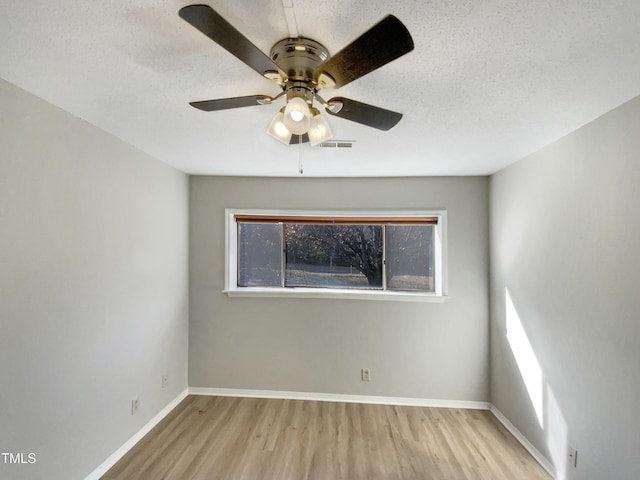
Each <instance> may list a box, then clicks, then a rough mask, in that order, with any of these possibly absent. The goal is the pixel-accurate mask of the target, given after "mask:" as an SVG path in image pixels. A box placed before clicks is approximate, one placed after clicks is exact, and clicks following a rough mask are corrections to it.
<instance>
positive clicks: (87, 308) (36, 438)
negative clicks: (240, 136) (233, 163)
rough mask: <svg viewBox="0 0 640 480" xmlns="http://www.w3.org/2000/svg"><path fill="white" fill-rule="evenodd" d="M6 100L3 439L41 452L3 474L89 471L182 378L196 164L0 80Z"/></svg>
mask: <svg viewBox="0 0 640 480" xmlns="http://www.w3.org/2000/svg"><path fill="white" fill-rule="evenodd" d="M0 105H2V114H1V115H0V225H1V228H0V266H1V267H0V452H12V453H25V454H26V453H35V454H36V463H35V464H31V465H29V464H27V465H5V464H4V462H3V461H2V458H0V478H7V479H9V478H10V479H12V480H17V479H29V480H33V479H45V478H46V479H60V480H68V479H77V478H83V477H84V476H86V475H87V474H89V473H90V472H91V471H93V470H94V469H95V468H96V467H97V466H98V465H100V464H101V463H102V462H103V461H104V460H106V458H107V457H108V456H109V455H111V454H112V453H113V452H114V451H115V450H116V449H118V448H119V447H120V446H121V445H122V444H123V443H124V442H125V441H126V440H128V439H129V438H130V437H131V436H132V435H133V434H134V433H135V432H137V431H138V430H139V429H140V428H141V427H142V426H143V425H144V424H145V423H147V422H148V421H149V420H150V419H151V418H152V417H153V416H154V415H155V414H157V413H158V412H159V411H160V410H161V409H162V408H163V407H164V406H166V405H167V404H168V403H169V402H170V401H171V400H173V399H174V398H175V397H176V396H177V395H178V394H179V393H180V392H182V391H183V390H184V389H185V388H186V387H187V346H188V343H187V335H188V334H187V330H188V318H187V315H188V304H187V300H188V294H187V288H188V279H187V275H188V273H187V269H188V252H187V248H188V241H187V238H188V237H187V235H188V228H187V222H188V178H187V176H186V175H184V174H182V173H180V172H178V171H176V170H175V169H173V168H170V167H168V166H166V165H164V164H162V163H160V162H158V161H157V160H154V159H152V158H151V157H149V156H147V155H145V154H143V153H141V152H140V151H138V150H136V149H134V148H132V147H131V146H128V145H126V144H124V143H123V142H121V141H119V140H117V139H115V138H113V137H111V136H109V135H108V134H106V133H104V132H102V131H101V130H98V129H97V128H95V127H93V126H91V125H89V124H87V123H85V122H83V121H81V120H79V119H77V118H75V117H73V116H71V115H69V114H67V113H66V112H64V111H62V110H60V109H58V108H56V107H53V106H52V105H50V104H47V103H45V102H44V101H42V100H40V99H38V98H36V97H34V96H32V95H30V94H28V93H26V92H24V91H22V90H19V89H18V88H16V87H14V86H12V85H10V84H8V83H6V82H4V81H0ZM163 373H168V374H169V376H170V385H169V387H168V388H166V389H162V388H161V376H162V374H163ZM134 397H139V398H140V401H141V405H140V411H139V413H138V414H137V415H135V416H131V413H130V409H131V406H130V402H131V399H133V398H134Z"/></svg>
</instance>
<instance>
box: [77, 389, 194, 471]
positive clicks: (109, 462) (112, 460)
mask: <svg viewBox="0 0 640 480" xmlns="http://www.w3.org/2000/svg"><path fill="white" fill-rule="evenodd" d="M187 395H189V389H186V390H184V391H183V392H182V393H181V394H180V395H178V396H177V397H176V398H174V399H173V400H171V402H169V404H167V406H166V407H164V408H163V409H162V410H160V412H158V414H157V415H156V416H155V417H153V418H152V419H151V420H149V421H148V422H147V424H146V425H145V426H144V427H142V428H141V429H140V430H138V432H136V434H135V435H134V436H133V437H131V438H130V439H129V440H127V441H126V442H125V443H124V445H122V446H121V447H120V448H119V449H118V450H116V451H115V452H114V453H113V454H112V455H111V456H110V457H109V458H107V459H106V460H105V461H104V462H102V464H101V465H100V466H99V467H98V468H96V469H95V470H94V471H93V472H91V473H90V474H89V475H87V476H86V477H85V479H84V480H99V478H100V477H102V476H103V475H104V474H105V473H107V471H108V470H109V469H110V468H111V467H113V466H114V465H115V464H116V463H117V462H118V460H120V459H121V458H122V457H124V456H125V454H126V453H127V452H128V451H129V450H131V449H132V448H133V447H134V445H135V444H136V443H138V442H139V441H140V440H142V437H144V436H145V435H146V434H147V433H149V432H150V431H151V429H152V428H153V427H155V426H156V425H157V424H158V423H160V421H161V420H162V419H163V418H164V417H166V416H167V415H168V414H169V412H171V411H172V410H173V409H174V408H176V407H177V406H178V404H179V403H180V402H181V401H182V400H184V399H185V398H186V397H187Z"/></svg>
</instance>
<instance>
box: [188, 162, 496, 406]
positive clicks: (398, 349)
mask: <svg viewBox="0 0 640 480" xmlns="http://www.w3.org/2000/svg"><path fill="white" fill-rule="evenodd" d="M363 162H366V159H363ZM190 182H191V186H190V217H191V219H190V247H189V251H190V284H189V292H190V331H189V385H190V386H191V387H220V388H246V389H265V390H285V391H297V392H316V393H339V394H358V395H381V396H397V397H416V398H431V399H448V400H468V401H488V400H489V393H488V388H489V377H488V370H489V365H488V364H489V356H488V348H489V339H488V333H489V325H488V316H489V311H488V309H489V307H488V297H489V293H488V250H489V246H488V186H489V185H488V178H486V177H473V178H398V179H312V178H287V179H280V178H268V179H267V178H261V179H258V178H229V177H225V178H220V177H191V180H190ZM225 207H229V208H269V209H271V208H273V209H278V208H280V209H289V210H291V209H323V208H325V209H338V210H339V209H345V208H353V209H363V210H366V209H373V210H375V209H385V208H387V209H404V208H406V209H430V208H446V209H447V211H448V222H449V223H448V225H449V228H448V235H449V237H448V238H449V242H448V247H449V295H450V298H449V300H447V301H446V302H444V303H440V304H438V303H409V302H395V301H371V300H342V299H339V300H331V299H291V298H266V299H265V298H237V297H236V298H230V297H228V296H227V295H225V294H223V293H221V290H222V289H223V288H224V256H225V251H224V225H225V218H224V209H225ZM362 367H368V368H370V369H371V378H372V381H371V382H370V383H364V382H361V381H360V369H361V368H362Z"/></svg>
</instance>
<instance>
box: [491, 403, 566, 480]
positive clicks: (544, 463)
mask: <svg viewBox="0 0 640 480" xmlns="http://www.w3.org/2000/svg"><path fill="white" fill-rule="evenodd" d="M490 410H491V413H493V415H494V416H495V417H496V418H497V419H498V420H499V421H500V423H502V425H504V427H505V428H506V429H507V430H509V432H510V433H511V435H513V436H514V437H515V438H516V440H518V441H519V442H520V443H521V444H522V446H523V447H524V448H526V449H527V451H528V452H529V453H530V454H531V456H532V457H533V458H535V459H536V461H537V462H538V463H539V464H540V466H541V467H542V468H544V469H545V470H546V471H547V473H548V474H549V475H551V477H552V478H554V479H556V480H559V479H558V475H557V473H556V468H555V467H554V466H553V464H552V463H551V462H550V461H549V460H547V459H546V457H545V456H544V455H542V453H540V450H538V449H537V448H536V447H534V446H533V444H532V443H531V442H530V441H529V440H527V438H526V437H525V436H524V435H523V434H522V433H520V430H518V429H517V428H516V427H515V426H514V425H513V423H511V422H510V421H509V419H507V417H505V416H504V415H503V414H502V412H500V410H498V409H497V408H496V406H495V405H493V404H491V408H490Z"/></svg>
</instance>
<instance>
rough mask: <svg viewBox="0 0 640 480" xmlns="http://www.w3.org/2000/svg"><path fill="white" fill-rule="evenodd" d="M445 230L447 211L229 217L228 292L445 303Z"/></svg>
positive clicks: (267, 213)
mask: <svg viewBox="0 0 640 480" xmlns="http://www.w3.org/2000/svg"><path fill="white" fill-rule="evenodd" d="M445 226H446V212H444V211H436V212H433V211H429V212H384V213H381V214H377V213H375V214H374V213H371V212H366V213H363V212H349V213H345V212H272V211H261V210H258V211H256V210H252V211H247V210H227V268H226V286H225V292H226V293H228V294H230V295H236V294H237V295H261V296H265V295H269V296H271V295H280V296H283V295H284V296H312V297H316V296H326V297H344V298H394V299H429V298H430V299H434V298H443V297H444V295H445V294H446V283H445V276H446V269H445V260H446V255H445V248H444V246H445V243H444V236H445ZM401 297H402V298H401Z"/></svg>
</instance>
